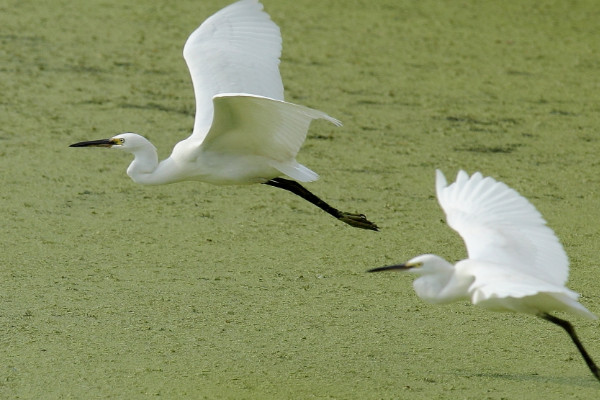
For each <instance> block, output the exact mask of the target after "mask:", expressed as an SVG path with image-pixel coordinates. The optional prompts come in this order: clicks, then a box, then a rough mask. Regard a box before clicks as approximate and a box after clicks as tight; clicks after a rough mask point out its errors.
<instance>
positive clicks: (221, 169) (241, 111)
mask: <svg viewBox="0 0 600 400" xmlns="http://www.w3.org/2000/svg"><path fill="white" fill-rule="evenodd" d="M183 56H184V59H185V61H186V63H187V65H188V68H189V70H190V75H191V78H192V83H193V86H194V94H195V97H196V117H195V120H194V129H193V132H192V134H191V135H190V136H189V137H188V138H187V139H185V140H182V141H181V142H179V143H177V144H176V145H175V147H174V148H173V151H172V153H171V156H170V157H169V158H167V159H165V160H163V161H161V162H160V163H159V162H158V157H157V152H156V148H155V147H154V146H153V145H152V143H150V141H148V140H147V139H145V138H144V137H142V136H140V135H138V134H135V133H124V134H120V135H117V136H114V137H112V138H110V139H101V140H94V141H86V142H79V143H75V144H73V145H71V146H72V147H87V146H101V147H113V148H118V149H122V150H125V151H127V152H130V153H132V154H133V155H134V160H133V162H132V163H131V165H130V166H129V168H128V170H127V174H128V175H129V176H130V177H131V179H132V180H133V181H135V182H136V183H140V184H147V185H159V184H166V183H173V182H179V181H184V180H197V181H202V182H207V183H212V184H219V185H246V184H254V183H265V184H268V185H271V186H276V187H280V188H283V189H286V190H289V191H292V192H293V193H296V194H298V193H299V192H300V191H299V190H298V189H297V187H298V186H299V184H298V183H297V182H293V181H289V180H286V179H283V178H279V177H280V176H281V175H286V176H288V177H290V178H292V179H294V180H295V181H299V182H311V181H315V180H317V179H318V177H319V176H318V175H317V174H316V173H315V172H313V171H311V170H310V169H309V168H307V167H305V166H304V165H302V164H300V163H298V162H297V161H296V155H297V154H298V151H299V150H300V147H301V146H302V144H303V143H304V140H305V139H306V135H307V132H308V128H309V125H310V123H311V122H312V121H313V120H315V119H325V120H327V121H329V122H332V123H333V124H335V125H338V126H339V125H341V123H340V122H339V121H338V120H337V119H335V118H332V117H330V116H329V115H327V114H325V113H324V112H321V111H318V110H314V109H311V108H308V107H304V106H301V105H297V104H293V103H289V102H286V101H285V100H284V93H283V83H282V80H281V75H280V73H279V58H280V56H281V34H280V31H279V27H278V26H277V25H276V24H275V23H274V22H273V21H272V20H271V19H270V17H269V15H268V14H267V13H265V12H264V11H263V7H262V4H260V2H258V0H241V1H238V2H237V3H234V4H231V5H229V6H228V7H225V8H224V9H222V10H221V11H219V12H217V13H216V14H214V15H212V16H211V17H209V18H208V19H207V20H206V21H204V23H202V24H201V25H200V27H198V28H197V29H196V30H195V31H194V32H193V33H192V34H191V35H190V36H189V38H188V40H187V41H186V43H185V46H184V49H183ZM273 179H277V181H275V182H273ZM304 190H306V189H304ZM302 193H304V192H302ZM303 197H304V198H306V197H305V196H303ZM319 200H320V199H319ZM309 201H311V202H313V203H314V201H312V200H309ZM320 201H321V202H322V203H323V204H324V205H325V206H326V207H325V206H321V205H319V207H321V208H323V209H324V210H325V211H327V212H329V213H330V214H332V215H333V216H335V217H336V218H338V219H340V220H342V221H343V222H346V223H348V224H350V225H352V226H355V227H359V228H364V229H371V230H377V226H376V225H375V224H373V223H371V222H370V221H368V220H367V219H366V217H365V216H364V215H362V214H352V213H345V212H341V211H339V210H336V209H334V208H333V207H331V206H329V205H327V204H326V203H324V202H323V201H322V200H320ZM315 204H316V203H315Z"/></svg>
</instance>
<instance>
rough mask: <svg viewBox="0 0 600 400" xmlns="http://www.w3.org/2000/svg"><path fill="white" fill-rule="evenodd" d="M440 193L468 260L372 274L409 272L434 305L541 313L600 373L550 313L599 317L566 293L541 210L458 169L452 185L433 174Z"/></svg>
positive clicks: (563, 270)
mask: <svg viewBox="0 0 600 400" xmlns="http://www.w3.org/2000/svg"><path fill="white" fill-rule="evenodd" d="M436 173H437V175H436V191H437V198H438V201H439V203H440V206H441V207H442V209H443V210H444V212H445V213H446V220H447V222H448V225H450V227H452V228H453V229H454V230H456V231H457V232H458V233H459V234H460V236H462V238H463V240H464V242H465V245H466V247H467V252H468V258H467V259H465V260H462V261H459V262H457V263H456V265H452V264H451V263H449V262H448V261H446V260H444V259H443V258H441V257H438V256H436V255H433V254H424V255H421V256H417V257H415V258H413V259H412V260H410V261H408V262H406V263H404V264H398V265H390V266H385V267H378V268H373V269H371V270H369V272H379V271H390V270H399V271H408V272H412V273H413V274H416V275H418V278H417V279H415V281H414V283H413V286H414V288H415V292H416V293H417V296H419V297H420V298H422V299H423V300H425V301H427V302H430V303H450V302H453V301H457V300H469V301H471V302H472V303H473V304H475V305H477V306H480V307H484V308H487V309H489V310H492V311H512V312H522V313H528V314H533V315H536V316H538V317H540V318H543V319H545V320H547V321H550V322H552V323H554V324H557V325H559V326H560V327H562V328H563V329H565V330H566V331H567V333H568V334H569V336H570V337H571V339H572V340H573V342H574V343H575V345H576V346H577V349H578V350H579V352H580V353H581V355H582V356H583V358H584V360H585V362H586V364H587V365H588V367H589V369H590V370H591V371H592V373H593V374H594V376H595V377H596V378H597V379H599V380H600V370H599V369H598V367H597V366H596V364H595V363H594V361H593V360H592V358H591V357H590V356H589V354H588V353H587V351H586V350H585V348H584V347H583V344H581V341H580V340H579V338H578V337H577V335H576V334H575V330H574V329H573V326H572V325H571V324H570V323H569V322H568V321H566V320H563V319H560V318H558V317H556V316H554V315H551V314H550V313H551V312H553V311H563V312H567V313H571V314H575V315H579V316H582V317H585V318H591V319H595V318H596V316H595V315H594V314H592V313H591V312H590V311H589V310H588V309H587V308H585V307H584V306H582V305H581V304H580V303H579V302H578V301H577V299H578V297H579V295H578V294H577V293H575V292H573V291H572V290H569V289H567V288H566V287H565V284H566V282H567V277H568V274H569V261H568V259H567V255H566V253H565V251H564V249H563V247H562V245H561V244H560V242H559V241H558V238H557V237H556V236H555V234H554V232H553V231H552V229H550V228H549V227H548V226H547V225H546V221H544V219H543V218H542V216H541V214H540V213H539V212H538V211H537V210H536V208H535V207H534V206H533V205H532V204H531V203H530V202H529V201H528V200H527V199H526V198H525V197H523V196H521V195H520V194H519V193H517V192H516V191H515V190H513V189H511V188H509V187H508V186H506V185H505V184H504V183H502V182H497V181H495V180H494V179H492V178H490V177H486V178H484V177H483V176H482V175H481V174H480V173H479V172H477V173H475V174H473V175H471V177H469V176H468V175H467V174H466V173H465V172H464V171H460V172H459V173H458V176H457V177H456V182H454V183H452V184H451V185H448V184H447V182H446V178H445V177H444V174H442V172H440V171H439V170H438V171H436Z"/></svg>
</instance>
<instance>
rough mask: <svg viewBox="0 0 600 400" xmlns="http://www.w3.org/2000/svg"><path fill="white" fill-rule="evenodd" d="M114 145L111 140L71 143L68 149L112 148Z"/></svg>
mask: <svg viewBox="0 0 600 400" xmlns="http://www.w3.org/2000/svg"><path fill="white" fill-rule="evenodd" d="M114 144H116V143H115V141H114V140H113V139H100V140H90V141H87V142H78V143H73V144H72V145H69V147H112V146H113V145H114Z"/></svg>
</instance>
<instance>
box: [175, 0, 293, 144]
mask: <svg viewBox="0 0 600 400" xmlns="http://www.w3.org/2000/svg"><path fill="white" fill-rule="evenodd" d="M262 9H263V6H262V4H260V3H259V2H258V0H241V1H238V2H237V3H234V4H232V5H230V6H227V7H225V8H223V9H222V10H221V11H219V12H217V13H216V14H214V15H212V16H211V17H209V18H208V19H207V20H206V21H204V22H203V23H202V25H200V27H199V28H198V29H196V30H195V31H194V32H193V33H192V34H191V35H190V37H189V38H188V40H187V41H186V43H185V46H184V48H183V57H184V58H185V61H186V62H187V65H188V68H189V70H190V75H191V77H192V83H193V85H194V94H195V96H196V119H195V122H194V131H193V133H192V136H190V137H189V138H188V140H189V141H191V142H193V143H195V144H199V143H201V142H202V140H203V139H204V137H205V136H206V134H207V133H208V130H209V128H210V126H211V123H212V119H213V97H214V96H215V95H217V94H220V93H252V94H255V95H258V96H265V97H270V98H273V99H278V100H283V83H282V82H281V75H280V73H279V57H280V56H281V34H280V32H279V27H278V26H277V25H276V24H275V23H274V22H273V21H272V20H271V19H270V17H269V15H268V14H267V13H265V12H264V11H262Z"/></svg>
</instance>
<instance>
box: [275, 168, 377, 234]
mask: <svg viewBox="0 0 600 400" xmlns="http://www.w3.org/2000/svg"><path fill="white" fill-rule="evenodd" d="M265 185H270V186H274V187H278V188H281V189H285V190H288V191H290V192H292V193H294V194H296V195H298V196H300V197H302V198H303V199H305V200H307V201H310V202H311V203H313V204H314V205H315V206H317V207H319V208H320V209H321V210H323V211H325V212H326V213H328V214H330V215H332V216H334V217H335V218H337V219H339V220H340V221H342V222H345V223H347V224H348V225H351V226H354V227H355V228H361V229H371V230H373V231H378V230H379V228H377V225H375V224H374V223H372V222H371V221H369V220H368V219H367V217H365V215H364V214H352V213H347V212H343V211H340V210H338V209H335V208H333V207H331V206H330V205H329V204H327V203H325V202H324V201H323V200H321V199H320V198H318V197H317V196H315V195H314V194H312V193H311V192H309V191H308V189H306V188H305V187H304V186H302V185H301V184H299V183H298V182H296V181H292V180H289V179H284V178H273V179H270V180H268V181H267V182H265Z"/></svg>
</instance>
